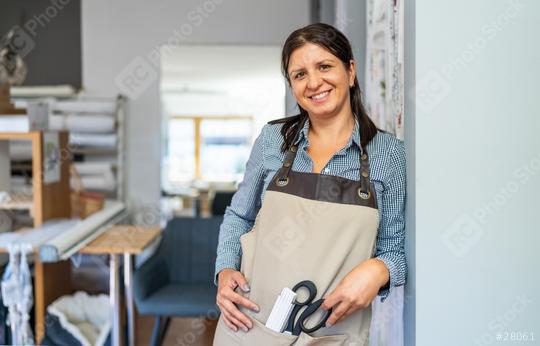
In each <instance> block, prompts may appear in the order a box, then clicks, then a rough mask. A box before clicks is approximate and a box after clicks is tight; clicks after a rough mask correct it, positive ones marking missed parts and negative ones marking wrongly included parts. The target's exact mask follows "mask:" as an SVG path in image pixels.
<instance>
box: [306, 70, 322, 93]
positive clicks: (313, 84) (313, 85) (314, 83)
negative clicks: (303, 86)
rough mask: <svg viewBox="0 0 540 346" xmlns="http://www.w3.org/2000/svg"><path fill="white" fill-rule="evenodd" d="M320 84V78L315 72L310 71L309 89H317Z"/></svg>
mask: <svg viewBox="0 0 540 346" xmlns="http://www.w3.org/2000/svg"><path fill="white" fill-rule="evenodd" d="M321 84H322V78H321V77H320V76H319V75H318V74H317V73H311V74H309V76H308V85H307V86H308V88H309V89H314V90H316V89H318V88H319V86H321Z"/></svg>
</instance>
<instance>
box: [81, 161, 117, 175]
mask: <svg viewBox="0 0 540 346" xmlns="http://www.w3.org/2000/svg"><path fill="white" fill-rule="evenodd" d="M74 165H75V169H76V170H77V173H79V174H80V175H91V174H94V175H96V174H106V173H110V172H112V163H110V162H76V163H75V164H74Z"/></svg>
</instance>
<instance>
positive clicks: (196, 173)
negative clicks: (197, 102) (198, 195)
mask: <svg viewBox="0 0 540 346" xmlns="http://www.w3.org/2000/svg"><path fill="white" fill-rule="evenodd" d="M253 132H254V122H253V118H252V117H251V116H233V115H231V116H172V117H170V119H169V126H168V138H169V141H168V145H167V146H168V148H167V151H168V153H169V154H168V155H167V158H166V159H167V160H168V162H166V164H165V167H166V170H167V180H168V182H169V184H170V185H171V187H185V186H188V185H190V184H191V182H192V181H193V180H204V181H207V182H231V181H238V180H240V179H241V177H242V176H243V174H244V169H245V163H246V161H247V159H248V156H249V153H250V150H251V140H252V138H253Z"/></svg>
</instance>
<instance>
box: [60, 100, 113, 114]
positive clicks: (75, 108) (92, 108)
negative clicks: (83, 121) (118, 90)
mask: <svg viewBox="0 0 540 346" xmlns="http://www.w3.org/2000/svg"><path fill="white" fill-rule="evenodd" d="M53 110H55V111H59V112H64V113H105V114H114V113H116V101H114V100H102V101H100V100H75V101H72V100H70V101H58V102H56V103H55V104H54V105H53Z"/></svg>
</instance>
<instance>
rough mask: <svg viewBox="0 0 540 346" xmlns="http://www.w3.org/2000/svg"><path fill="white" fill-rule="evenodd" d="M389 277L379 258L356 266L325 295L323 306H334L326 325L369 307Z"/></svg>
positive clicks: (326, 307)
mask: <svg viewBox="0 0 540 346" xmlns="http://www.w3.org/2000/svg"><path fill="white" fill-rule="evenodd" d="M389 277H390V275H389V273H388V269H387V268H386V265H385V264H384V262H383V261H381V260H379V259H376V258H371V259H368V260H366V261H364V262H362V263H360V264H359V265H358V266H356V267H355V268H354V269H353V270H351V271H350V272H349V273H348V274H347V275H346V276H345V277H344V278H343V279H342V280H341V282H340V283H339V284H338V285H337V287H336V288H335V289H334V290H333V291H332V292H331V293H330V294H328V295H327V296H326V297H324V303H323V304H322V305H321V307H322V308H323V309H324V310H328V309H329V308H333V310H332V314H331V315H330V317H329V318H328V320H327V321H326V325H327V326H331V325H334V324H336V323H337V322H339V321H341V320H343V319H344V318H345V317H347V316H349V315H350V314H352V313H353V312H354V311H356V310H358V309H365V308H367V307H368V306H369V304H371V302H372V301H373V299H374V298H375V296H376V295H377V293H378V292H379V289H380V288H381V287H382V286H384V285H385V284H386V283H387V282H388V280H389Z"/></svg>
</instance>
